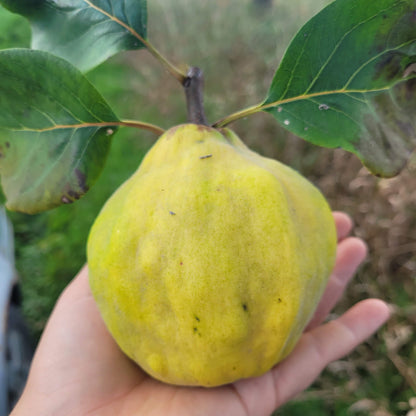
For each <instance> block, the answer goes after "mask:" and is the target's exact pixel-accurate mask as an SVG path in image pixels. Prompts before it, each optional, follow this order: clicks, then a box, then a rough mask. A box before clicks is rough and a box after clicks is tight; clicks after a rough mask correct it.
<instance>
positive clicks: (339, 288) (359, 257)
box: [307, 237, 367, 330]
mask: <svg viewBox="0 0 416 416" xmlns="http://www.w3.org/2000/svg"><path fill="white" fill-rule="evenodd" d="M366 255H367V246H366V245H365V244H364V242H363V241H362V240H361V239H359V238H355V237H349V238H347V239H345V240H343V241H341V242H340V243H339V244H338V249H337V258H336V261H335V267H334V270H333V272H332V274H331V277H330V278H329V282H328V285H327V287H326V289H325V292H324V294H323V296H322V298H321V301H320V302H319V305H318V308H317V309H316V312H315V314H314V316H313V318H312V320H311V321H310V322H309V324H308V326H307V330H310V329H312V328H315V327H316V326H318V325H319V324H320V323H322V321H323V320H324V319H325V318H326V317H327V315H328V313H329V312H330V311H331V310H332V308H333V307H334V306H335V305H336V304H337V302H338V301H339V299H340V297H341V296H342V293H343V292H344V290H345V287H346V286H347V284H348V282H349V281H350V280H351V278H352V277H353V276H354V274H355V272H356V271H357V268H358V266H359V265H360V264H361V263H362V262H363V260H364V259H365V257H366Z"/></svg>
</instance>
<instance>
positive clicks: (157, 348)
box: [88, 124, 336, 387]
mask: <svg viewBox="0 0 416 416" xmlns="http://www.w3.org/2000/svg"><path fill="white" fill-rule="evenodd" d="M335 249H336V234H335V225H334V221H333V217H332V214H331V211H330V209H329V207H328V205H327V202H326V201H325V199H324V197H323V196H322V195H321V193H320V192H319V191H318V190H317V189H316V188H315V187H314V186H313V185H312V184H311V183H310V182H308V181H307V180H306V179H305V178H303V177H302V176H300V175H299V174H298V173H296V172H295V171H293V170H292V169H291V168H289V167H287V166H285V165H283V164H281V163H279V162H277V161H275V160H272V159H267V158H264V157H262V156H260V155H258V154H257V153H254V152H253V151H251V150H250V149H248V148H247V147H246V146H245V145H244V144H243V143H242V142H241V141H240V139H239V138H238V137H237V136H236V135H235V134H234V133H233V132H232V131H231V130H228V129H221V130H216V129H213V128H209V127H205V126H200V125H195V124H185V125H181V126H177V127H174V128H172V129H170V130H168V131H167V132H166V133H165V134H163V135H162V136H161V137H160V138H159V140H158V141H157V143H156V144H155V145H154V146H153V147H152V149H151V150H150V151H149V152H148V154H147V155H146V157H145V158H144V160H143V162H142V164H141V166H140V167H139V169H138V170H137V171H136V172H135V173H134V174H133V175H132V177H131V178H130V179H128V180H127V181H126V182H125V183H124V184H123V185H122V186H121V187H120V188H119V189H118V190H117V191H116V192H115V193H114V195H113V196H112V197H111V198H110V199H109V200H108V202H107V203H106V204H105V206H104V207H103V209H102V211H101V213H100V214H99V216H98V217H97V219H96V221H95V223H94V225H93V227H92V229H91V233H90V237H89V241H88V264H89V273H90V285H91V289H92V292H93V295H94V298H95V300H96V302H97V304H98V307H99V310H100V312H101V314H102V317H103V319H104V321H105V323H106V325H107V327H108V329H109V331H110V332H111V334H112V335H113V337H114V339H115V340H116V342H117V343H118V344H119V346H120V347H121V349H122V350H123V351H124V352H125V353H126V354H127V355H128V356H129V357H130V358H131V359H133V360H134V361H135V362H136V363H138V364H139V365H140V366H141V367H142V368H143V369H144V370H145V371H146V372H148V373H149V374H150V375H152V376H153V377H155V378H156V379H159V380H162V381H164V382H167V383H171V384H178V385H199V386H207V387H209V386H218V385H222V384H226V383H230V382H233V381H235V380H238V379H241V378H246V377H253V376H258V375H261V374H263V373H264V372H266V371H268V370H269V369H270V368H271V367H273V366H274V365H275V364H276V363H277V362H279V361H280V360H282V359H283V358H284V357H285V356H286V355H287V354H288V353H289V352H290V351H291V350H292V349H293V347H294V345H295V344H296V342H297V341H298V339H299V337H300V335H301V333H302V331H303V329H304V327H305V325H306V324H307V323H308V321H309V319H310V318H311V316H312V314H313V312H314V310H315V308H316V306H317V304H318V302H319V299H320V297H321V295H322V293H323V290H324V288H325V285H326V283H327V279H328V276H329V274H330V272H331V270H332V267H333V264H334V258H335Z"/></svg>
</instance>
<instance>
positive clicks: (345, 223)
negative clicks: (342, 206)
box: [332, 211, 353, 241]
mask: <svg viewBox="0 0 416 416" xmlns="http://www.w3.org/2000/svg"><path fill="white" fill-rule="evenodd" d="M332 214H333V216H334V221H335V227H336V229H337V236H338V241H341V240H343V239H344V238H346V237H347V236H348V234H349V233H350V232H351V229H352V225H353V224H352V220H351V218H350V216H349V215H347V214H345V213H344V212H338V211H334V212H333V213H332Z"/></svg>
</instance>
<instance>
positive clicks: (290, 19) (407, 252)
mask: <svg viewBox="0 0 416 416" xmlns="http://www.w3.org/2000/svg"><path fill="white" fill-rule="evenodd" d="M195 3H197V4H195ZM327 3H328V1H324V0H321V1H318V0H313V1H312V0H293V1H291V2H288V1H283V0H275V1H274V7H273V9H272V10H271V11H270V12H268V13H266V14H263V15H253V13H252V9H251V8H250V6H249V0H213V1H209V2H208V1H207V2H193V1H191V0H152V1H151V2H149V17H150V18H149V38H150V39H151V40H152V41H153V43H154V44H155V45H156V46H157V47H158V48H159V49H160V50H161V51H162V52H163V53H165V54H166V55H167V56H168V57H169V58H170V59H171V60H172V61H173V62H175V63H176V64H178V65H181V64H182V63H189V64H192V65H198V66H200V67H201V68H202V69H203V70H204V73H205V91H206V112H207V116H208V119H209V120H210V121H215V120H217V119H219V118H221V117H223V116H225V115H227V114H229V113H231V112H233V111H236V110H239V109H242V108H243V107H246V106H249V105H253V104H256V103H258V102H260V101H261V100H262V99H263V98H264V96H265V95H266V93H267V89H268V86H269V84H270V82H271V79H272V76H273V73H274V70H275V69H276V67H277V65H278V62H279V60H280V59H281V57H282V55H283V53H284V50H285V48H286V47H287V46H288V44H289V41H290V39H291V37H292V36H293V34H294V33H295V32H296V31H297V30H298V29H299V28H300V26H301V25H302V24H303V23H304V22H306V21H307V20H308V19H309V18H310V17H311V16H312V14H314V13H315V12H317V11H318V10H319V9H320V8H321V7H322V6H323V5H325V4H327ZM0 19H1V22H2V28H5V29H3V31H2V35H1V36H0V46H1V47H7V46H12V45H15V46H25V44H27V42H28V40H27V39H28V34H29V29H28V27H27V25H26V24H25V23H24V21H23V20H22V19H20V18H18V17H15V16H13V15H10V14H9V13H6V12H4V11H1V9H0ZM3 21H4V22H5V26H3ZM88 76H89V78H90V79H91V81H92V82H93V83H94V84H95V85H96V86H97V88H98V89H99V90H100V91H101V92H102V93H103V95H104V96H105V98H106V99H107V100H108V102H109V103H110V104H111V105H112V106H113V108H114V109H115V111H116V113H117V114H118V115H119V116H120V117H121V118H135V119H140V120H144V121H147V122H150V123H154V124H158V125H160V126H162V127H164V128H168V127H170V126H173V125H175V124H178V123H182V122H184V121H185V117H186V115H185V101H184V97H183V94H182V91H181V88H180V86H179V85H177V82H176V81H175V80H173V79H171V78H170V77H169V75H168V74H166V72H165V71H164V70H163V69H162V68H160V67H159V65H158V64H157V62H155V60H154V59H153V58H152V57H151V56H149V55H148V54H147V53H146V51H138V52H129V53H123V54H120V55H119V56H117V57H114V58H112V59H111V60H110V61H109V62H107V63H105V64H104V65H102V66H100V67H99V68H97V69H96V70H94V71H92V72H91V73H90V74H88ZM233 128H234V129H235V130H236V132H237V133H238V134H239V135H240V137H241V138H242V139H243V140H244V141H245V142H246V143H247V144H248V145H249V146H251V147H252V148H253V149H255V150H257V151H259V152H260V153H262V154H264V155H267V156H270V157H274V158H278V159H279V160H281V161H283V162H284V163H287V164H289V165H291V166H293V167H294V168H296V169H298V170H299V171H300V172H301V173H303V174H304V175H305V176H307V177H308V178H309V179H310V180H312V181H313V182H314V183H316V184H317V185H318V186H319V187H320V188H321V189H322V190H323V192H324V194H325V195H326V196H327V198H328V200H329V202H330V203H331V206H332V207H333V208H334V209H339V210H345V211H347V212H348V213H349V214H350V215H351V216H352V217H353V219H354V222H355V224H356V228H355V233H356V234H357V235H359V236H361V237H362V238H364V239H365V241H366V242H367V244H368V246H369V252H370V256H369V260H368V261H367V262H366V264H365V266H364V267H362V268H361V270H360V272H359V273H358V275H357V277H356V278H355V280H354V282H353V283H352V284H351V285H350V287H349V288H348V291H347V293H346V296H345V297H344V299H343V300H342V301H341V302H340V304H339V306H338V307H337V308H336V310H335V312H334V314H335V316H336V315H339V314H340V313H342V312H343V311H345V310H346V309H347V308H348V307H350V306H351V305H352V304H354V303H356V302H357V301H359V300H361V299H364V298H367V297H370V296H375V297H380V298H383V299H385V300H387V301H388V302H390V303H391V304H393V305H395V308H396V311H397V313H396V314H395V316H394V317H393V319H391V321H390V322H389V323H388V325H386V327H385V328H384V329H383V330H382V331H380V332H379V333H378V334H377V335H376V336H374V337H372V338H371V339H370V340H369V341H368V342H367V343H365V344H363V345H361V346H360V347H359V348H357V350H356V351H354V353H352V354H351V355H350V356H349V357H347V358H344V359H342V360H340V361H339V362H337V363H334V364H333V365H330V366H329V367H328V368H327V369H326V370H325V371H324V373H323V374H322V376H321V377H320V378H319V379H318V380H317V381H316V382H315V383H314V385H313V386H312V387H311V388H310V389H309V390H308V391H307V392H305V393H304V394H301V395H300V396H299V397H297V398H296V399H295V400H293V401H292V402H291V403H289V404H288V405H286V406H285V407H283V408H282V409H279V411H278V412H277V413H276V414H277V415H283V416H286V415H290V416H296V415H298V414H299V415H305V414H306V415H308V416H314V415H319V416H322V415H335V416H341V415H357V416H361V415H373V414H374V415H377V414H379V415H383V416H388V415H393V416H401V415H403V416H405V415H406V414H407V413H408V412H409V410H410V402H409V401H410V399H411V398H412V397H415V396H416V391H414V390H412V386H413V389H414V388H415V384H416V380H415V381H414V384H412V377H413V375H412V374H410V375H409V374H407V373H406V371H404V369H403V367H401V366H400V363H404V365H405V367H406V368H410V369H412V368H413V369H414V368H416V349H415V347H414V345H416V334H415V331H414V328H415V327H416V310H415V307H414V305H415V304H416V255H415V252H416V245H415V242H416V206H415V205H416V204H415V201H416V181H415V180H414V176H415V173H416V162H415V161H414V162H413V163H411V164H410V165H409V167H408V169H406V170H405V171H404V172H403V173H402V174H401V175H400V176H399V177H397V178H395V179H392V180H379V179H376V178H374V177H372V176H371V175H369V174H368V173H367V172H366V171H365V170H364V169H362V167H361V165H360V163H359V161H358V160H357V159H356V158H355V157H353V156H351V155H349V154H347V153H345V152H343V151H340V150H335V151H334V150H324V149H320V148H317V147H315V146H312V145H309V144H307V143H304V142H302V141H301V140H299V139H297V138H296V137H293V136H292V135H290V134H289V133H287V132H285V131H284V130H283V129H282V128H280V127H279V126H278V125H277V124H276V123H275V121H274V120H273V119H272V118H271V117H270V116H269V115H267V114H259V115H257V116H254V117H253V118H250V119H247V120H241V121H239V122H238V123H235V125H233ZM154 139H155V137H154V136H153V135H151V134H149V133H143V132H142V131H138V130H133V129H124V130H121V131H120V132H119V133H118V134H117V136H116V137H115V140H114V143H113V147H112V151H111V154H110V157H109V160H108V163H107V166H106V168H105V171H104V172H103V174H102V176H101V177H100V179H99V181H98V183H97V184H96V185H95V186H94V187H93V188H92V189H91V190H90V192H88V194H87V195H86V196H85V197H84V198H83V199H81V200H80V201H78V202H76V203H75V204H73V205H70V206H63V207H61V208H59V209H55V210H52V211H50V212H47V213H44V214H39V215H36V216H27V215H23V214H16V213H10V216H11V218H12V220H13V223H14V226H15V231H16V257H17V267H18V270H19V273H20V276H21V282H22V288H23V296H24V303H23V306H24V311H25V316H26V317H27V319H28V321H29V323H30V326H31V328H32V329H33V331H34V332H35V333H36V334H38V335H39V334H40V333H41V331H42V329H43V326H44V324H45V322H46V320H47V318H48V316H49V315H50V312H51V310H52V308H53V305H54V303H55V302H56V299H57V297H58V296H59V294H60V293H61V291H62V290H63V288H64V287H65V286H66V285H67V283H68V282H69V281H70V280H71V279H72V278H73V276H74V275H75V273H76V272H77V270H78V269H79V268H80V267H81V266H82V265H83V264H84V262H85V245H86V240H87V236H88V230H89V228H90V226H91V224H92V222H93V220H94V218H95V216H96V215H97V213H98V211H99V210H100V208H101V206H102V205H103V203H104V202H105V200H106V199H107V198H108V196H109V195H111V193H112V192H113V191H114V190H115V189H116V188H117V187H118V185H119V184H121V183H122V182H123V181H124V180H125V179H126V178H127V177H128V176H129V175H130V174H131V173H132V172H133V171H134V170H135V169H136V168H137V166H138V165H139V163H140V160H141V159H142V157H143V155H144V153H145V152H146V150H147V149H148V148H149V147H150V145H151V143H152V142H153V141H154ZM415 160H416V159H415ZM415 378H416V376H415ZM377 412H378V413H377Z"/></svg>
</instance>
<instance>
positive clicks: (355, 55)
mask: <svg viewBox="0 0 416 416" xmlns="http://www.w3.org/2000/svg"><path fill="white" fill-rule="evenodd" d="M414 62H416V2H415V1H414V0H377V1H374V0H368V1H367V0H336V1H334V2H333V3H331V4H330V5H329V6H327V7H326V8H325V9H323V10H322V11H321V12H320V13H318V14H317V15H316V16H315V17H313V18H312V19H311V20H310V21H309V22H308V23H307V24H306V25H305V26H304V27H303V28H302V29H301V30H300V32H299V33H298V34H297V35H296V36H295V38H294V40H293V41H292V43H291V45H290V46H289V48H288V50H287V52H286V54H285V56H284V58H283V60H282V62H281V65H280V67H279V68H278V70H277V72H276V74H275V77H274V79H273V83H272V85H271V88H270V90H269V93H268V97H267V99H266V101H265V102H264V103H263V104H262V106H261V109H263V110H265V111H268V112H270V113H271V114H273V116H274V117H275V118H276V119H277V120H278V121H279V122H280V123H281V124H282V125H283V126H285V127H286V128H287V129H288V130H290V131H291V132H293V133H294V134H296V135H298V136H300V137H302V138H304V139H305V140H308V141H310V142H312V143H314V144H317V145H320V146H325V147H342V148H344V149H346V150H348V151H351V152H353V153H355V154H356V155H357V156H358V157H359V158H360V159H361V160H362V161H363V163H364V164H365V165H366V166H367V167H368V168H369V170H370V171H372V172H373V173H374V174H377V175H380V176H386V177H388V176H394V175H395V174H397V173H398V172H399V171H400V170H401V169H402V168H403V166H404V165H405V163H406V161H407V159H408V157H409V155H410V153H411V151H412V150H413V149H414V147H415V145H416V117H415V114H416V79H415V72H416V69H415V67H416V65H415V64H414Z"/></svg>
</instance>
